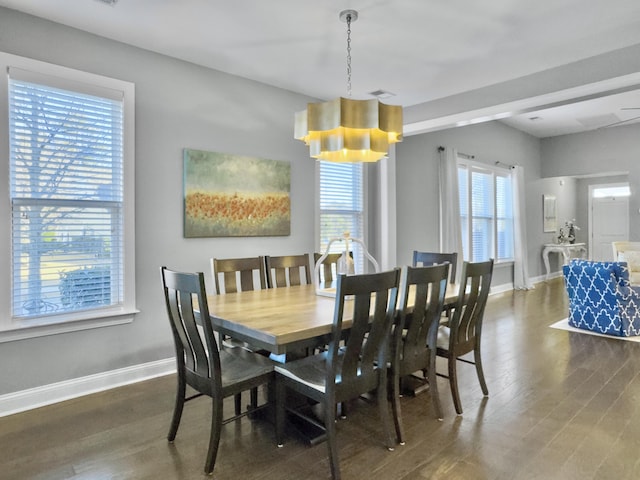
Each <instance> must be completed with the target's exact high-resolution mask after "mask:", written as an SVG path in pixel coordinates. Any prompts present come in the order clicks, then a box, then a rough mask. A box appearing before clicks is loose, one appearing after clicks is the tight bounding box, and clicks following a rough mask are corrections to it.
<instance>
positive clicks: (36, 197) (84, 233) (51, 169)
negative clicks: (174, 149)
mask: <svg viewBox="0 0 640 480" xmlns="http://www.w3.org/2000/svg"><path fill="white" fill-rule="evenodd" d="M7 57H9V58H8V60H9V61H8V68H7V70H6V71H8V72H9V75H8V80H7V84H6V85H7V87H6V88H7V92H6V93H7V98H8V119H7V120H8V131H9V151H8V157H9V196H8V197H9V200H10V206H9V209H10V213H9V216H10V218H9V219H7V220H6V221H7V225H10V226H11V228H10V231H11V238H10V245H11V253H10V257H11V258H10V260H9V263H10V271H11V281H10V282H9V283H10V285H11V293H10V295H11V299H10V318H11V325H9V326H7V325H2V326H3V327H4V328H3V329H4V330H12V329H16V328H21V327H28V326H42V325H52V324H58V323H66V322H68V321H71V320H74V321H77V320H85V319H90V318H91V319H94V318H99V317H113V316H119V315H123V314H126V313H129V314H130V313H132V312H133V310H134V308H133V305H134V301H133V278H134V276H133V261H132V259H133V258H132V257H133V229H132V228H131V226H132V225H133V223H132V220H133V218H132V216H133V205H132V204H131V202H130V201H126V200H130V199H133V195H132V191H131V189H132V188H133V155H132V152H131V151H130V150H131V148H129V149H127V148H125V145H130V142H131V140H132V139H131V140H129V136H132V135H133V133H132V121H131V120H130V119H129V118H128V117H125V111H126V108H125V105H126V106H127V107H131V106H132V105H133V86H132V85H131V84H128V83H125V82H120V81H116V80H111V79H105V78H103V77H98V76H94V75H89V74H83V73H82V72H76V71H73V70H69V69H63V68H61V67H55V66H53V65H48V64H43V63H41V62H34V61H30V60H28V59H20V58H19V57H12V56H7ZM3 58H5V57H3ZM16 64H18V65H16ZM25 67H26V68H25ZM125 258H126V259H127V262H125V261H124V260H125ZM85 328H86V327H85Z"/></svg>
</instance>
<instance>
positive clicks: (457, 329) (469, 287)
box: [436, 260, 493, 415]
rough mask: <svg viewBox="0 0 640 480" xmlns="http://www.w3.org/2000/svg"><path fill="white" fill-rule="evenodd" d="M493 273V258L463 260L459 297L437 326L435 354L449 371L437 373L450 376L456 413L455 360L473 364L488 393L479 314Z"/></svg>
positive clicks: (456, 379)
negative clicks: (469, 356) (447, 317)
mask: <svg viewBox="0 0 640 480" xmlns="http://www.w3.org/2000/svg"><path fill="white" fill-rule="evenodd" d="M492 274H493V260H488V261H486V262H477V263H469V262H464V263H463V265H462V275H461V276H460V288H459V293H458V300H457V301H456V302H455V304H454V307H453V312H452V313H451V318H450V320H449V323H448V324H446V325H440V327H439V328H438V339H437V343H436V345H437V348H436V355H437V356H438V357H444V358H446V359H447V365H448V375H444V374H438V375H439V376H442V377H445V378H448V379H449V385H450V387H451V396H452V397H453V404H454V406H455V408H456V413H457V414H458V415H462V403H461V402H460V392H459V390H458V377H457V373H456V372H457V371H456V363H457V361H458V360H459V361H461V362H465V363H470V364H472V365H475V366H476V373H477V374H478V380H479V381H480V388H482V393H483V394H484V395H485V396H487V395H489V390H488V388H487V382H486V381H485V378H484V371H483V369H482V358H481V355H480V338H481V336H482V318H483V316H484V309H485V306H486V304H487V298H488V296H489V289H490V287H491V277H492ZM471 352H473V358H474V359H473V361H472V360H468V359H466V358H462V356H463V355H466V354H467V353H471Z"/></svg>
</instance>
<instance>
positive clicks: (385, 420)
mask: <svg viewBox="0 0 640 480" xmlns="http://www.w3.org/2000/svg"><path fill="white" fill-rule="evenodd" d="M381 378H382V380H383V381H381V382H378V390H377V394H378V409H379V410H380V421H381V422H382V430H383V432H384V439H385V445H386V446H387V449H388V450H389V451H390V452H392V451H393V450H394V449H395V442H394V441H393V436H392V435H391V419H390V418H389V399H388V398H387V393H388V389H387V377H386V375H381Z"/></svg>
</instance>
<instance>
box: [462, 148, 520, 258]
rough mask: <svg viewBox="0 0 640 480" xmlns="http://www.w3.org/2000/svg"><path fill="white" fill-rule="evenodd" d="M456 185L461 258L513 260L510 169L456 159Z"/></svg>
mask: <svg viewBox="0 0 640 480" xmlns="http://www.w3.org/2000/svg"><path fill="white" fill-rule="evenodd" d="M458 188H459V192H460V221H461V227H462V249H463V252H464V259H465V260H467V261H474V262H479V261H485V260H489V259H490V258H493V259H494V260H496V262H499V261H508V260H513V228H514V227H513V193H512V186H511V173H510V171H507V172H505V171H504V170H502V169H497V168H495V169H494V168H490V167H487V166H484V165H481V164H477V163H475V162H471V161H468V160H459V161H458Z"/></svg>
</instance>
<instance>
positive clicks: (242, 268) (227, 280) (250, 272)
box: [211, 256, 267, 295]
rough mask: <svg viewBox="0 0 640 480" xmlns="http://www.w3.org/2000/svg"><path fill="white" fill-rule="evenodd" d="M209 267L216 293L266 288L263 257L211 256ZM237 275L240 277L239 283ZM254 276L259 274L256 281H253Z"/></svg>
mask: <svg viewBox="0 0 640 480" xmlns="http://www.w3.org/2000/svg"><path fill="white" fill-rule="evenodd" d="M211 269H212V272H213V278H214V281H215V285H216V293H217V294H218V295H219V294H221V293H223V292H224V293H235V292H239V291H242V292H244V291H247V290H257V289H258V288H259V289H264V288H267V285H266V280H265V270H264V257H261V256H260V257H248V258H225V259H220V258H212V259H211ZM238 276H239V277H240V282H239V283H238V278H237V277H238ZM256 276H259V280H258V281H257V282H256V281H255V277H256ZM221 277H222V281H221ZM256 283H257V285H256Z"/></svg>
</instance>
